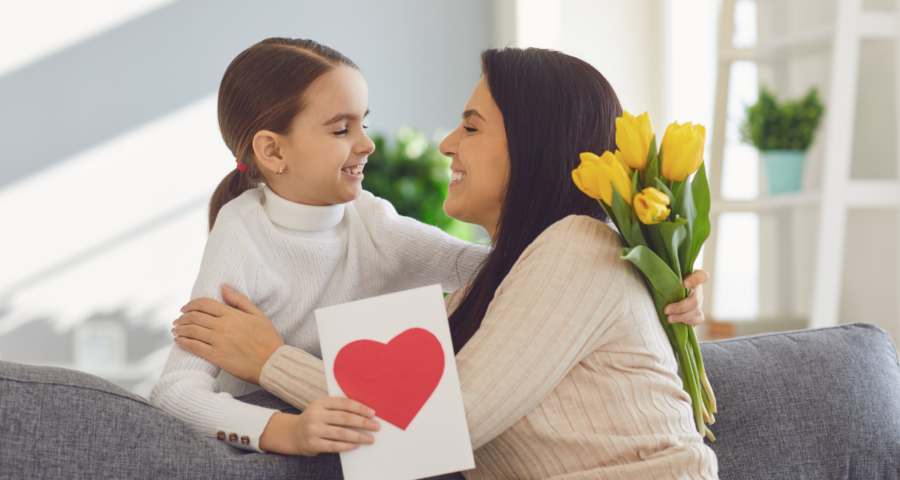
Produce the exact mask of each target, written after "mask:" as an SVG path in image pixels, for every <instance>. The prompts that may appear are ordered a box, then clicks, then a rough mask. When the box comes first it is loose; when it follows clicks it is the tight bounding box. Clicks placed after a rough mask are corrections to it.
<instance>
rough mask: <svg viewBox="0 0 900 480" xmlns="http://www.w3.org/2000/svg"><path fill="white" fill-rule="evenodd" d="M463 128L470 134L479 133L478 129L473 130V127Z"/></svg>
mask: <svg viewBox="0 0 900 480" xmlns="http://www.w3.org/2000/svg"><path fill="white" fill-rule="evenodd" d="M463 128H465V129H466V131H467V132H469V133H473V132H477V131H478V129H476V128H472V127H463Z"/></svg>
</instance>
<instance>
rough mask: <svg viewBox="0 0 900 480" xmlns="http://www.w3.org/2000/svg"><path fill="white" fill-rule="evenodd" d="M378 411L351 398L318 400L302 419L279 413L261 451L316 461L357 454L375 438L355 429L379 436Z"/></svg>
mask: <svg viewBox="0 0 900 480" xmlns="http://www.w3.org/2000/svg"><path fill="white" fill-rule="evenodd" d="M374 416H375V411H374V410H372V409H371V408H369V407H367V406H365V405H363V404H361V403H359V402H357V401H354V400H350V399H349V398H341V397H324V398H317V399H315V400H313V401H312V403H310V404H309V408H307V409H306V410H305V411H304V412H303V413H301V414H300V415H290V414H286V413H281V412H276V413H275V414H274V415H272V418H270V419H269V423H268V424H267V425H266V429H265V430H264V431H263V434H262V436H261V437H260V438H259V448H260V449H262V450H265V451H267V452H275V453H282V454H285V455H305V456H307V457H315V456H316V455H318V454H320V453H338V452H347V451H350V450H356V449H357V448H359V446H360V444H365V445H371V444H372V443H374V442H375V438H374V437H373V436H371V435H367V434H365V433H361V432H358V431H356V430H353V428H358V429H361V430H368V431H371V432H377V431H378V430H380V429H381V424H379V423H378V421H376V420H373V419H372V417H374Z"/></svg>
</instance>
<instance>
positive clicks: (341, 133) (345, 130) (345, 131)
mask: <svg viewBox="0 0 900 480" xmlns="http://www.w3.org/2000/svg"><path fill="white" fill-rule="evenodd" d="M347 131H348V130H347V129H346V128H345V129H343V130H341V131H340V132H334V134H335V135H343V134H345V133H347Z"/></svg>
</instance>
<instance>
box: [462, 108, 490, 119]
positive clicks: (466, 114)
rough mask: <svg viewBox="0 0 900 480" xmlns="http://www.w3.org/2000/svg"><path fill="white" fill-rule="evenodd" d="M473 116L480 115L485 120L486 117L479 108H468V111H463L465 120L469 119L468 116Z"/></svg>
mask: <svg viewBox="0 0 900 480" xmlns="http://www.w3.org/2000/svg"><path fill="white" fill-rule="evenodd" d="M472 116H475V117H478V118H480V119H482V120H484V117H482V116H481V114H480V113H478V110H475V109H472V110H466V111H465V112H463V114H462V118H463V120H465V119H467V118H469V117H472ZM484 121H485V122H486V121H487V120H484Z"/></svg>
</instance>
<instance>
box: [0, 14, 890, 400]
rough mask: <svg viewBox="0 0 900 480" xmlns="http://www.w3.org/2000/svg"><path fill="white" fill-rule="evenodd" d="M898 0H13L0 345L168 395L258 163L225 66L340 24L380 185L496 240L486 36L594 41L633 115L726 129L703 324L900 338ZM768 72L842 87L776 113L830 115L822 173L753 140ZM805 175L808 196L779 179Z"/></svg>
mask: <svg viewBox="0 0 900 480" xmlns="http://www.w3.org/2000/svg"><path fill="white" fill-rule="evenodd" d="M896 8H897V6H896V1H895V0H629V1H627V2H626V1H618V0H454V1H449V0H447V1H444V0H440V1H438V0H434V1H428V2H422V1H415V0H380V1H378V2H374V1H366V0H347V1H345V2H342V3H341V4H340V6H339V7H338V6H337V5H335V4H332V3H330V2H312V1H306V0H290V1H288V0H256V1H254V2H249V1H238V0H217V1H212V0H129V1H127V2H122V1H111V0H78V1H75V2H72V1H62V0H27V1H24V0H22V1H19V0H0V146H2V154H0V357H2V359H3V360H8V361H14V362H21V363H30V364H42V365H55V366H63V367H67V368H75V369H79V370H83V371H87V372H90V373H93V374H96V375H99V376H101V377H104V378H107V379H109V380H111V381H113V382H116V383H119V384H120V385H123V386H124V387H126V388H128V389H130V390H132V391H134V392H136V393H138V394H141V395H145V396H146V395H148V394H149V392H150V389H151V388H152V386H153V384H154V383H155V381H156V379H157V378H158V376H159V373H160V371H161V368H162V365H163V363H164V361H165V359H166V356H167V354H168V351H169V349H170V348H171V345H172V341H171V334H170V333H169V329H170V328H171V322H172V320H174V319H175V318H177V316H178V315H179V313H178V309H179V308H180V307H181V305H183V304H184V303H185V302H186V301H187V300H188V297H189V294H190V291H191V287H192V285H193V282H194V280H195V278H196V275H197V272H198V268H199V265H200V258H201V255H202V252H203V248H204V245H205V241H206V222H205V217H206V214H207V203H208V200H209V198H210V195H211V194H212V191H213V189H214V188H215V186H216V185H217V184H218V182H219V181H220V180H221V179H222V178H223V177H224V176H225V175H226V174H227V173H228V172H229V171H230V170H231V169H233V168H234V157H233V156H232V155H231V154H230V152H229V151H228V150H227V148H226V147H225V146H224V144H223V142H222V140H221V138H220V135H219V132H218V125H217V121H216V91H217V88H218V84H219V81H220V79H221V76H222V74H223V72H224V70H225V68H226V67H227V65H228V64H229V62H230V61H231V60H232V59H233V58H234V57H235V56H236V55H237V54H238V53H240V52H241V51H242V50H244V49H245V48H247V47H248V46H250V45H252V44H253V43H256V42H258V41H259V40H262V39H264V38H267V37H273V36H286V37H299V38H311V39H314V40H317V41H319V42H321V43H324V44H326V45H328V46H331V47H333V48H336V49H338V50H339V51H341V52H342V53H344V54H345V55H347V56H348V57H350V58H351V59H353V60H354V62H356V63H357V64H358V65H359V66H360V68H361V69H362V72H363V74H364V75H365V77H366V79H367V81H368V84H369V90H370V109H371V111H372V113H371V115H370V117H369V119H370V121H369V126H370V130H369V132H370V133H371V134H372V135H373V137H377V140H376V141H377V143H378V150H377V151H376V153H375V154H374V155H373V156H372V158H371V159H370V165H369V167H367V168H366V180H364V183H363V186H364V188H367V189H369V190H371V191H373V192H374V193H375V194H376V195H379V196H382V197H384V198H387V199H389V200H391V202H392V203H394V205H395V206H396V207H397V209H398V211H400V213H402V214H406V215H410V216H414V217H416V218H419V219H421V220H422V221H426V222H429V223H432V224H435V225H438V226H440V227H441V228H444V229H445V230H446V231H448V232H450V233H452V234H454V235H457V236H460V237H461V238H465V239H468V240H471V241H478V242H486V241H487V238H486V236H485V235H484V233H483V231H479V230H478V229H476V228H473V227H471V226H468V225H464V224H461V223H459V222H455V221H453V220H451V219H449V218H447V217H446V216H445V215H444V214H443V212H442V210H441V208H440V206H441V203H442V201H443V198H444V194H445V192H446V184H447V182H448V180H449V172H448V169H447V166H448V165H449V162H448V161H446V160H445V159H444V158H443V157H442V156H440V154H439V153H438V152H437V151H436V144H437V143H438V142H439V141H440V140H441V139H442V138H443V136H444V135H445V134H446V132H448V131H449V130H451V129H453V128H455V127H456V125H457V124H458V121H459V120H458V119H459V116H460V113H461V110H462V108H463V106H464V104H465V102H466V100H467V99H468V96H469V94H470V93H471V91H472V88H473V87H474V85H475V83H476V82H477V81H478V78H479V74H480V72H479V70H480V69H479V53H480V51H481V50H483V49H485V48H490V47H505V46H516V47H532V46H533V47H542V48H552V49H557V50H561V51H563V52H566V53H569V54H571V55H575V56H577V57H580V58H582V59H584V60H586V61H588V62H589V63H591V64H592V65H594V66H595V67H596V68H597V69H598V70H600V71H601V72H602V73H603V74H604V75H605V76H606V77H607V79H609V81H610V82H611V83H612V85H613V87H614V88H615V89H616V91H617V93H618V95H619V99H620V100H621V102H622V104H623V106H624V108H625V109H626V110H628V111H630V112H632V113H634V114H638V113H641V112H644V111H649V112H650V114H651V117H652V119H653V126H654V130H655V131H656V132H657V134H658V135H660V136H661V135H662V133H663V132H664V130H665V128H664V127H665V126H666V125H667V124H668V123H670V122H672V121H676V120H677V121H679V122H687V121H692V122H694V123H700V124H703V125H705V126H707V147H706V161H707V169H708V171H709V172H710V180H711V188H712V193H713V218H714V223H713V229H714V231H713V236H712V237H711V239H710V241H709V242H708V243H707V245H706V247H705V249H704V253H703V255H702V259H701V265H698V267H703V268H706V269H708V270H710V271H711V273H712V275H713V280H712V282H711V284H710V285H708V288H707V289H706V297H707V299H706V305H705V310H706V312H707V315H708V319H709V320H708V321H707V324H706V325H704V327H703V328H704V332H703V335H704V336H705V338H709V339H712V338H724V337H730V336H736V335H745V334H750V333H757V332H763V331H777V330H787V329H796V328H806V327H808V326H828V325H833V324H837V323H847V322H859V321H866V322H872V323H875V324H877V325H879V326H881V327H882V328H885V329H886V330H887V331H888V332H889V333H891V334H892V335H893V336H894V338H895V339H897V338H900V337H898V335H900V274H898V272H900V213H898V209H897V207H898V205H900V188H898V182H897V174H898V170H900V168H898V164H900V163H898V145H897V142H898V138H900V135H898V123H897V115H896V112H897V110H898V105H900V96H898V94H897V90H898V86H900V85H898V80H897V76H896V65H897V59H898V56H900V54H898V50H897V47H896V31H897V28H898V24H900V21H898V20H897V13H896ZM763 86H765V87H767V88H768V89H769V91H770V92H771V93H772V94H773V95H774V97H775V98H777V101H778V102H789V101H790V100H794V99H799V98H801V97H802V96H803V95H805V94H806V93H807V92H808V91H809V90H810V88H813V87H814V88H816V89H817V90H818V93H819V98H820V99H821V102H822V104H824V111H825V114H824V117H822V118H821V124H820V125H819V126H818V128H813V129H812V130H809V128H811V127H809V125H807V124H803V123H802V122H803V121H806V120H804V119H803V118H801V119H800V120H797V121H798V122H800V123H796V122H794V123H791V122H793V121H794V120H796V119H794V117H790V115H791V114H792V113H791V112H795V111H796V109H793V110H792V108H793V107H791V106H790V105H789V104H781V107H778V105H776V107H778V108H782V107H783V108H782V111H781V113H783V114H784V115H788V117H785V118H787V120H785V121H784V122H782V123H780V124H778V125H781V126H776V127H777V128H776V127H773V128H776V130H777V129H779V128H780V129H781V134H786V135H791V134H793V133H795V132H798V131H800V130H803V129H804V128H806V129H807V130H809V131H812V132H813V133H812V143H811V144H810V145H808V148H806V147H803V148H802V149H800V150H799V152H800V153H799V154H798V155H799V156H798V155H795V156H798V158H799V159H800V161H801V162H804V163H803V165H804V166H803V168H802V170H800V171H799V173H796V172H795V173H794V174H787V173H780V172H776V171H775V170H771V171H770V170H769V169H767V167H766V166H764V164H765V165H769V163H768V162H769V161H770V160H769V159H768V158H769V157H771V155H770V153H771V152H768V151H766V149H767V148H769V147H765V146H763V147H762V148H763V151H762V153H761V152H760V150H758V149H757V148H756V146H754V145H755V144H754V143H753V142H752V141H751V142H749V143H747V141H748V139H747V138H746V136H742V131H744V130H746V129H747V128H748V126H753V125H757V124H756V123H753V122H755V121H756V120H750V117H748V110H747V109H748V107H750V106H753V105H755V104H756V103H757V100H758V94H759V89H760V87H763ZM760 103H762V102H760ZM773 108H774V107H773ZM776 110H777V108H776ZM784 112H787V113H784ZM760 118H762V117H760ZM765 118H769V119H771V115H769V116H768V117H765ZM792 119H794V120H792ZM807 120H808V119H807ZM759 122H763V123H759V125H757V126H758V127H759V128H763V130H765V129H766V128H769V127H767V126H766V125H767V124H764V122H765V119H763V120H759ZM807 123H808V122H807ZM798 125H799V126H798ZM804 125H805V126H804ZM765 131H766V132H770V133H769V134H770V135H774V133H771V132H772V130H771V129H769V130H765ZM758 146H761V145H758ZM777 148H778V146H777V145H775V147H774V149H775V150H777ZM794 150H795V152H794V153H797V149H796V148H795V149H794ZM598 153H600V152H598ZM776 153H777V152H776ZM773 158H774V157H773ZM776 163H777V161H776ZM773 165H774V164H773ZM778 165H784V162H781V164H778ZM771 168H775V166H773V167H771ZM790 175H793V176H794V177H796V179H797V185H796V186H794V187H792V188H793V190H791V188H789V189H788V190H786V191H783V190H778V191H775V190H773V189H772V186H771V185H770V184H769V181H771V180H772V179H780V178H786V177H787V176H790Z"/></svg>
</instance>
